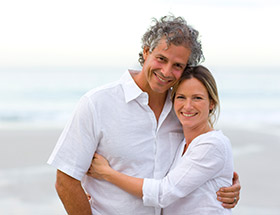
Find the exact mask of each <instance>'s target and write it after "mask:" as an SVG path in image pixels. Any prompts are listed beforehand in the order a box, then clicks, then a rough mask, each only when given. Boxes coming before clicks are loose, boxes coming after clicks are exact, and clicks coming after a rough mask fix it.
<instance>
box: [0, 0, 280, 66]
mask: <svg viewBox="0 0 280 215" xmlns="http://www.w3.org/2000/svg"><path fill="white" fill-rule="evenodd" d="M0 1H1V2H0V29H1V34H0V67H25V66H95V65H98V66H100V65H101V66H104V65H110V66H114V65H116V66H119V65H122V66H123V65H125V67H131V66H133V65H136V64H137V59H138V53H139V51H140V50H141V49H140V47H141V44H140V41H141V37H142V35H143V33H144V32H145V30H146V28H147V27H148V26H149V25H150V23H151V18H152V17H156V18H159V17H161V16H163V15H166V14H168V13H169V12H170V13H173V14H174V15H176V16H183V17H184V18H185V19H186V20H187V22H188V23H189V24H191V25H192V26H193V27H195V28H196V29H197V30H199V32H200V34H201V41H202V45H203V50H204V53H205V57H206V61H205V63H207V64H215V65H222V66H224V65H241V66H243V65H245V66H246V65H256V66H266V65H270V66H279V67H280V54H279V48H280V42H279V40H280V39H279V38H280V30H279V21H280V15H279V11H280V3H278V2H279V1H278V0H211V1H210V0H173V1H172V0H164V1H163V0H156V1H152V0H141V1H132V0H118V1H116V0H98V1H95V0H7V1H5V0H0Z"/></svg>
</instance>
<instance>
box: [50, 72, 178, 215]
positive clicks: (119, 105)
mask: <svg viewBox="0 0 280 215" xmlns="http://www.w3.org/2000/svg"><path fill="white" fill-rule="evenodd" d="M131 72H132V71H131ZM134 72H135V71H134ZM172 110H173V109H172V102H171V101H170V92H169V93H168V96H167V98H166V102H165V105H164V108H163V111H162V113H161V115H160V118H159V120H158V122H157V120H156V118H155V115H154V113H153V111H152V110H151V109H150V107H149V106H148V94H147V93H145V92H143V91H142V90H141V89H140V88H139V87H138V86H137V85H136V83H135V82H134V80H133V78H132V77H131V75H130V74H129V72H126V73H125V74H124V75H123V76H122V78H121V79H120V80H119V81H118V82H115V83H111V84H108V85H106V86H102V87H100V88H97V89H94V90H91V91H90V92H88V93H87V94H85V95H84V96H83V97H82V98H81V100H80V102H79V103H78V105H77V107H76V109H75V111H74V114H73V117H72V119H71V120H70V121H69V123H68V124H67V125H66V127H65V129H64V131H63V132H62V134H61V136H60V138H59V140H58V143H57V145H56V147H55V149H54V151H53V153H52V155H51V156H50V158H49V160H48V163H49V164H51V165H52V166H54V167H56V168H57V169H59V170H61V171H62V172H64V173H66V174H68V175H70V176H72V177H73V178H75V179H78V180H82V185H83V187H84V188H85V190H86V192H87V193H89V194H90V195H91V196H92V201H91V208H92V213H93V214H94V215H115V214H116V215H117V214H122V215H131V214H133V215H138V214H139V215H140V214H141V215H142V214H143V215H144V214H145V215H150V214H151V215H154V214H160V208H156V207H151V206H144V205H143V202H142V199H140V198H137V197H134V196H132V195H130V194H129V193H127V192H125V191H123V190H121V189H120V188H118V187H116V186H115V185H113V184H111V183H108V182H106V181H101V180H96V179H94V178H92V177H88V176H86V175H85V174H86V172H87V171H88V169H89V167H90V164H91V161H92V157H93V154H94V153H95V152H97V153H99V154H101V155H103V156H104V157H105V158H106V159H107V160H108V161H109V163H110V165H111V167H112V168H114V169H115V170H117V171H120V172H122V173H125V174H127V175H131V176H134V177H140V178H156V179H160V178H163V177H164V176H165V175H166V173H167V172H168V170H169V169H170V166H171V164H172V162H173V159H174V157H175V154H176V151H177V149H178V146H179V145H180V143H181V141H182V140H183V133H182V129H181V125H180V123H179V121H178V119H177V117H176V115H175V113H174V111H172Z"/></svg>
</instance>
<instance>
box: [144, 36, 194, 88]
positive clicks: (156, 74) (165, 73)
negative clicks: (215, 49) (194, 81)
mask: <svg viewBox="0 0 280 215" xmlns="http://www.w3.org/2000/svg"><path fill="white" fill-rule="evenodd" d="M190 54H191V51H190V49H188V48H186V47H185V46H182V45H180V46H175V45H173V44H171V45H170V46H169V47H168V48H167V44H166V42H165V39H162V40H161V41H160V42H159V44H158V45H157V47H156V48H155V49H154V50H153V51H152V53H149V50H148V49H144V51H143V55H144V59H145V62H144V65H143V72H144V73H145V76H146V79H147V83H148V84H147V85H146V87H147V88H150V89H144V90H147V91H148V90H152V91H154V92H157V93H165V92H166V91H167V90H168V89H169V88H170V87H172V86H173V85H174V84H175V82H176V81H177V80H178V79H179V78H180V77H181V75H182V72H183V71H184V69H185V67H186V65H187V62H188V59H189V56H190Z"/></svg>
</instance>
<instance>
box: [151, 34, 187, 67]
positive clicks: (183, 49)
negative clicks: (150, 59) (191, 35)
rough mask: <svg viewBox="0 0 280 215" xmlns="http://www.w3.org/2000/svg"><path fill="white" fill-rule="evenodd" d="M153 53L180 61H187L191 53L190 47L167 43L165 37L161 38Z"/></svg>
mask: <svg viewBox="0 0 280 215" xmlns="http://www.w3.org/2000/svg"><path fill="white" fill-rule="evenodd" d="M152 52H153V53H154V54H161V55H163V56H165V57H167V58H170V59H174V60H179V61H182V63H187V62H188V59H189V56H190V54H191V49H190V48H189V47H187V46H186V45H183V44H182V45H174V44H172V43H171V44H169V45H168V44H167V43H166V40H165V38H163V39H161V40H160V41H159V43H158V44H157V46H156V47H155V49H154V50H153V51H152Z"/></svg>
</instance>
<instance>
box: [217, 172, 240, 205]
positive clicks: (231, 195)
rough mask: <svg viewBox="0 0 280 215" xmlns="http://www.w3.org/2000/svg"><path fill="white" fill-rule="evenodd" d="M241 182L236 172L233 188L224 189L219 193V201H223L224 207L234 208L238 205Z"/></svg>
mask: <svg viewBox="0 0 280 215" xmlns="http://www.w3.org/2000/svg"><path fill="white" fill-rule="evenodd" d="M240 189H241V186H240V181H239V176H238V174H237V173H236V172H234V173H233V179H232V186H231V187H222V188H221V189H220V190H219V191H218V192H217V199H218V200H219V201H221V202H222V203H223V204H222V205H223V207H225V208H234V207H235V206H236V205H237V202H238V201H239V199H240V196H239V195H240Z"/></svg>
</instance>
